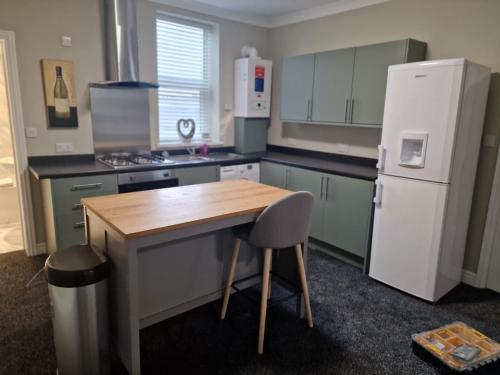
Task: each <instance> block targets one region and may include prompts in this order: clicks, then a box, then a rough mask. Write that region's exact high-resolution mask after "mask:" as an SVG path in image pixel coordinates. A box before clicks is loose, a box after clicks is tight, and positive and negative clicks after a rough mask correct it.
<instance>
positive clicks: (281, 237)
mask: <svg viewBox="0 0 500 375" xmlns="http://www.w3.org/2000/svg"><path fill="white" fill-rule="evenodd" d="M312 205H313V195H312V194H311V193H309V192H308V191H299V192H296V193H293V194H290V195H287V196H286V197H284V198H282V199H280V200H278V201H276V202H275V203H273V204H272V205H270V206H268V207H267V208H266V209H265V210H264V211H263V212H262V213H261V214H260V215H259V217H258V218H257V220H256V221H255V223H252V224H244V225H240V226H237V227H235V228H233V233H234V235H235V237H236V241H235V243H234V248H233V255H232V259H231V268H230V270H229V275H228V278H227V285H226V290H225V293H224V300H223V303H222V312H221V319H224V318H225V317H226V311H227V306H228V302H229V295H230V294H231V287H232V285H233V280H234V274H235V271H236V264H237V262H238V252H239V250H240V243H241V241H245V242H247V243H248V244H250V245H251V246H255V247H258V248H262V249H264V267H263V274H262V295H261V302H260V323H259V340H258V352H259V354H262V353H263V351H264V332H265V327H266V313H267V300H268V298H269V297H270V270H271V262H272V250H273V249H283V248H289V247H295V254H296V257H297V266H298V267H297V268H298V271H299V275H300V282H301V286H302V293H303V295H304V303H305V308H306V314H307V321H308V324H309V327H311V328H312V326H313V320H312V313H311V306H310V304H309V290H308V288H307V280H306V273H305V269H304V259H303V258H302V246H301V243H302V242H304V241H305V240H306V239H307V237H308V234H309V223H310V219H311V212H312Z"/></svg>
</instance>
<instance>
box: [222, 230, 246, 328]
mask: <svg viewBox="0 0 500 375" xmlns="http://www.w3.org/2000/svg"><path fill="white" fill-rule="evenodd" d="M240 243H241V241H240V239H239V238H237V239H236V241H234V247H233V255H232V257H231V268H230V269H229V275H228V276H227V284H226V290H225V292H224V301H223V302H222V311H221V314H220V318H221V319H224V318H225V317H226V311H227V305H228V303H229V295H230V294H231V285H233V280H234V273H235V272H236V264H237V263H238V253H239V252H240Z"/></svg>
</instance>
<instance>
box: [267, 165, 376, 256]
mask: <svg viewBox="0 0 500 375" xmlns="http://www.w3.org/2000/svg"><path fill="white" fill-rule="evenodd" d="M261 182H262V183H265V184H268V185H272V186H277V187H281V188H286V189H289V190H293V191H299V190H306V191H310V192H311V193H312V194H313V196H314V206H313V212H312V218H311V229H310V236H311V237H313V238H315V239H318V240H320V241H323V242H325V243H328V244H330V245H333V246H335V247H337V248H340V249H342V250H344V251H347V252H349V253H351V254H354V255H357V256H358V257H361V258H365V257H366V253H367V250H368V239H369V233H370V225H371V217H372V198H373V182H372V181H366V180H361V179H357V178H352V177H344V176H338V175H334V174H328V173H321V172H316V171H312V170H309V169H304V168H296V167H289V166H285V165H281V164H277V163H272V162H262V163H261Z"/></svg>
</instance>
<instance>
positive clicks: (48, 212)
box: [41, 174, 118, 253]
mask: <svg viewBox="0 0 500 375" xmlns="http://www.w3.org/2000/svg"><path fill="white" fill-rule="evenodd" d="M41 188H42V199H43V210H44V219H45V241H46V246H47V250H48V252H49V253H53V252H54V251H58V250H62V249H64V248H66V247H69V246H72V245H78V244H82V243H84V242H85V219H84V215H83V205H82V203H81V199H82V198H86V197H93V196H99V195H108V194H116V193H118V179H117V175H115V174H110V175H99V176H85V177H70V178H57V179H45V180H42V182H41Z"/></svg>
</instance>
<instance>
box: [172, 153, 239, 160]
mask: <svg viewBox="0 0 500 375" xmlns="http://www.w3.org/2000/svg"><path fill="white" fill-rule="evenodd" d="M242 157H243V156H241V155H238V154H233V153H225V152H220V153H219V152H215V153H213V154H210V155H208V156H201V155H172V156H169V157H168V158H167V159H165V160H166V161H167V162H172V163H196V162H203V161H222V160H235V159H241V158H242Z"/></svg>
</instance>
